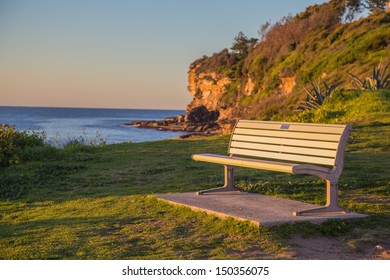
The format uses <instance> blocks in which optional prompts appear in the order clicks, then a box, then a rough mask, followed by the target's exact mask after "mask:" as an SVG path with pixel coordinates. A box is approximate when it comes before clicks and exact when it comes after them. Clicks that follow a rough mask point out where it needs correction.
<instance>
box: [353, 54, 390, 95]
mask: <svg viewBox="0 0 390 280" xmlns="http://www.w3.org/2000/svg"><path fill="white" fill-rule="evenodd" d="M381 63H382V61H380V62H379V64H378V67H376V65H374V69H373V71H372V77H367V78H365V79H363V80H361V79H359V78H358V77H357V76H355V75H353V74H351V73H349V72H347V74H348V75H349V76H351V77H352V79H353V81H354V82H355V84H356V85H357V86H358V88H359V89H361V90H365V89H370V90H378V89H385V88H386V87H387V86H388V85H389V84H390V83H389V81H390V73H386V72H387V68H388V67H389V65H390V61H389V62H388V63H387V64H386V65H385V68H384V69H383V71H381Z"/></svg>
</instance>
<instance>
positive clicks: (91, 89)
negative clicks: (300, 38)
mask: <svg viewBox="0 0 390 280" xmlns="http://www.w3.org/2000/svg"><path fill="white" fill-rule="evenodd" d="M323 2H325V1H324V0H308V1H302V0H294V1H291V0H289V1H288V0H279V1H269V0H268V1H262V0H236V1H233V0H196V1H194V0H192V1H190V0H127V1H125V0H110V1H109V0H106V1H103V0H66V1H65V0H63V1H60V0H34V1H31V0H0V106H38V107H86V108H129V109H130V108H132V109H179V110H184V109H185V108H186V106H187V104H188V103H189V102H190V101H191V99H192V97H191V95H190V93H189V92H188V91H187V84H188V80H187V79H188V77H187V72H188V68H189V65H190V64H191V63H192V62H193V61H194V60H196V59H198V58H200V57H202V56H203V55H208V56H209V55H212V54H213V53H214V52H218V51H220V50H222V49H224V48H230V47H231V46H232V42H233V39H234V37H235V36H236V35H237V34H238V32H240V31H242V32H244V33H245V34H246V35H247V36H248V37H255V38H258V33H257V31H258V30H259V27H260V26H261V25H262V24H263V23H265V22H266V21H271V22H276V21H277V20H279V19H280V18H282V17H283V16H286V15H288V14H289V13H291V14H296V13H298V12H300V11H303V10H304V9H305V8H306V7H307V6H309V5H312V4H319V3H323Z"/></svg>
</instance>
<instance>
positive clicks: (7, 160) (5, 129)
mask: <svg viewBox="0 0 390 280" xmlns="http://www.w3.org/2000/svg"><path fill="white" fill-rule="evenodd" d="M44 145H45V142H44V135H43V134H38V133H28V132H19V131H16V129H15V127H14V126H12V125H6V124H0V166H8V165H11V164H18V163H20V162H21V161H22V156H21V155H22V152H23V150H24V149H25V148H27V147H40V146H44Z"/></svg>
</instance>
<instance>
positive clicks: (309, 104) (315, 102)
mask: <svg viewBox="0 0 390 280" xmlns="http://www.w3.org/2000/svg"><path fill="white" fill-rule="evenodd" d="M309 82H310V84H311V86H312V89H313V91H309V90H308V89H307V88H306V87H303V90H304V91H305V92H306V93H307V96H306V100H305V101H302V102H301V103H300V104H299V105H298V110H311V109H317V108H318V107H320V106H321V105H322V103H324V101H325V99H326V98H327V97H329V96H331V95H332V93H333V91H334V90H335V89H336V88H337V87H338V86H339V85H340V84H341V83H342V81H341V82H338V83H335V84H332V85H331V86H329V85H328V84H327V83H326V82H323V84H324V88H323V89H322V88H321V86H320V82H319V81H318V82H317V83H316V84H315V83H313V82H312V81H309Z"/></svg>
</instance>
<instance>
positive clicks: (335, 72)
mask: <svg viewBox="0 0 390 280" xmlns="http://www.w3.org/2000/svg"><path fill="white" fill-rule="evenodd" d="M384 3H385V1H368V0H367V1H355V0H350V1H344V0H332V1H329V2H327V3H324V4H321V5H314V6H310V7H308V8H307V9H306V10H305V11H304V12H301V13H299V14H297V15H295V16H292V15H289V16H286V17H284V18H282V19H281V20H280V21H278V22H276V23H274V24H271V23H269V22H267V23H265V24H263V25H262V26H261V28H260V30H259V35H260V40H259V41H258V42H257V43H255V42H256V39H253V38H246V37H245V35H244V34H242V33H240V34H239V35H238V36H237V37H236V38H235V40H234V43H233V47H232V51H231V52H229V51H228V50H227V49H225V50H223V51H221V52H219V53H215V54H213V55H212V56H210V57H207V56H204V57H203V58H201V59H199V60H196V61H195V62H194V63H193V64H192V65H191V67H194V66H195V65H198V67H199V68H198V69H197V71H199V72H207V71H211V72H213V71H214V72H218V73H219V74H221V75H222V76H223V75H225V76H228V77H230V78H231V79H232V82H231V83H230V84H229V85H227V86H226V92H225V96H223V97H222V100H221V101H220V104H221V106H233V107H235V108H237V110H235V112H236V115H235V116H234V117H240V118H253V119H273V118H275V117H277V118H278V117H279V116H280V115H282V116H289V115H292V114H294V113H295V110H294V109H295V108H296V107H297V105H298V104H299V103H300V102H302V101H303V100H304V99H305V98H306V92H305V90H304V89H303V87H304V86H305V87H309V86H308V85H309V84H310V81H317V80H323V81H324V82H327V83H328V84H330V85H331V84H338V83H341V82H343V83H342V84H341V85H339V89H341V88H344V89H348V88H353V87H354V86H355V85H356V78H357V77H362V76H367V75H368V73H370V72H372V69H373V67H375V66H377V65H378V64H379V63H380V61H382V62H383V64H384V65H385V64H387V63H389V62H390V13H385V12H384V11H383V7H384ZM363 8H365V9H369V10H370V11H371V14H370V15H369V16H367V17H365V18H362V19H358V20H352V19H354V18H355V17H356V15H357V14H358V13H359V12H361V11H362V9H363ZM243 50H245V51H243ZM382 70H383V68H382ZM351 75H353V76H354V78H351ZM285 78H293V79H294V83H295V86H294V87H293V88H292V90H291V92H285V91H284V89H283V80H284V79H285ZM364 79H365V78H364ZM249 80H251V83H253V84H254V87H253V89H252V91H251V92H249V93H248V92H244V91H245V88H246V87H245V85H246V84H247V83H248V81H249ZM366 84H367V83H366ZM366 84H365V86H366ZM389 86H390V84H389V83H388V84H387V85H386V86H383V87H382V88H388V87H389ZM371 89H374V88H371ZM248 94H249V96H248Z"/></svg>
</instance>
